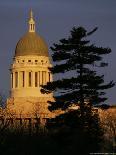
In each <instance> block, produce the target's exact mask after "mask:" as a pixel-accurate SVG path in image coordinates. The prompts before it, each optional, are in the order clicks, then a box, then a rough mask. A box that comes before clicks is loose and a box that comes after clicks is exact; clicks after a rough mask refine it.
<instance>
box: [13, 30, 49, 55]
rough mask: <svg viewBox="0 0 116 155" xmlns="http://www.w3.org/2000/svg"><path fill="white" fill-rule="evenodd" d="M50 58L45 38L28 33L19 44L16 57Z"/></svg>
mask: <svg viewBox="0 0 116 155" xmlns="http://www.w3.org/2000/svg"><path fill="white" fill-rule="evenodd" d="M25 55H38V56H48V47H47V44H46V43H45V41H44V40H43V38H41V37H40V36H38V35H37V34H36V33H35V32H28V33H26V34H25V35H24V36H23V37H22V38H21V39H20V40H19V41H18V43H17V45H16V49H15V56H25Z"/></svg>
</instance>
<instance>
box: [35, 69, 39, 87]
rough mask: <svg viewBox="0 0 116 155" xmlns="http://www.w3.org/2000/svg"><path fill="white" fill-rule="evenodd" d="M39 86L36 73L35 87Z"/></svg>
mask: <svg viewBox="0 0 116 155" xmlns="http://www.w3.org/2000/svg"><path fill="white" fill-rule="evenodd" d="M37 86H38V72H35V87H37Z"/></svg>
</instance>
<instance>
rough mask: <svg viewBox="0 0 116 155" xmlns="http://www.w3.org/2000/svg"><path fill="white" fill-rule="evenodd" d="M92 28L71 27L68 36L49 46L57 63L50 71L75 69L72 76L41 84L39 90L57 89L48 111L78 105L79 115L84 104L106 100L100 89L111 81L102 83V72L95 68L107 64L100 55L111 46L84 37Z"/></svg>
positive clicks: (108, 51) (110, 85) (103, 92)
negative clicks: (107, 46) (97, 44)
mask: <svg viewBox="0 0 116 155" xmlns="http://www.w3.org/2000/svg"><path fill="white" fill-rule="evenodd" d="M96 30H97V28H95V29H94V30H92V31H91V32H87V31H86V30H85V29H84V28H83V27H78V28H75V27H74V28H73V29H72V31H71V34H70V36H69V38H68V39H61V40H60V41H59V44H54V46H53V47H51V49H52V51H53V55H52V58H53V61H54V62H56V63H57V64H56V65H55V66H54V67H52V68H50V71H51V72H52V73H53V74H57V73H63V74H64V73H66V72H68V71H71V70H75V71H76V74H75V77H71V76H70V78H62V79H61V80H57V81H53V82H49V83H47V85H45V86H43V89H42V92H43V93H50V92H55V91H58V92H59V95H58V96H55V102H52V103H51V104H52V106H51V107H50V109H51V110H54V109H58V108H61V109H63V110H64V109H67V108H68V107H69V106H71V105H72V104H76V105H78V106H80V112H81V116H82V118H83V117H84V113H85V108H86V107H87V106H86V105H87V104H88V106H89V108H91V106H92V105H95V104H99V103H101V102H104V101H106V100H107V97H105V96H104V95H105V91H104V90H105V89H109V88H111V87H113V86H114V82H113V81H110V82H109V83H105V82H104V75H99V74H98V73H97V71H96V70H97V68H99V67H105V66H107V65H108V63H106V62H104V61H103V56H104V55H106V54H109V53H111V49H110V48H103V47H97V46H95V45H94V44H91V43H90V40H88V39H87V37H89V36H90V35H92V34H93V33H94V32H95V31H96ZM64 75H65V74H64ZM64 75H63V77H65V76H64Z"/></svg>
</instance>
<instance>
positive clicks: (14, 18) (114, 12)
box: [0, 0, 116, 104]
mask: <svg viewBox="0 0 116 155" xmlns="http://www.w3.org/2000/svg"><path fill="white" fill-rule="evenodd" d="M30 8H32V9H33V11H34V14H35V19H36V27H37V31H38V33H39V34H40V35H42V36H43V37H44V38H45V40H46V42H47V43H48V46H49V47H50V46H51V45H52V43H54V42H57V41H58V40H59V39H61V38H63V37H66V36H68V34H69V31H70V30H71V28H72V27H73V26H84V27H85V28H87V30H91V29H93V28H94V27H96V26H98V27H99V29H98V31H97V32H96V33H95V34H93V36H92V37H91V41H92V42H93V43H95V44H96V45H98V46H104V47H110V48H111V49H112V53H111V54H110V55H108V56H107V57H106V60H107V61H108V63H109V67H107V68H105V69H103V71H102V72H103V73H104V74H105V79H106V80H114V81H116V71H115V68H116V67H115V65H116V60H115V59H116V0H28V1H27V0H22V1H21V0H0V92H2V93H5V94H7V95H8V93H9V90H10V75H9V68H10V64H11V62H12V57H13V55H14V51H15V46H16V43H17V41H18V40H19V39H20V37H21V36H22V35H23V34H24V33H25V32H26V31H27V21H28V12H29V10H30ZM107 92H108V97H109V100H108V101H107V103H110V104H114V103H116V97H115V96H116V95H115V92H116V87H114V88H112V89H110V90H108V91H107Z"/></svg>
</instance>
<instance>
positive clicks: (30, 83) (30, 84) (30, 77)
mask: <svg viewBox="0 0 116 155" xmlns="http://www.w3.org/2000/svg"><path fill="white" fill-rule="evenodd" d="M31 79H32V75H31V72H29V87H31V86H32V82H31Z"/></svg>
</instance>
